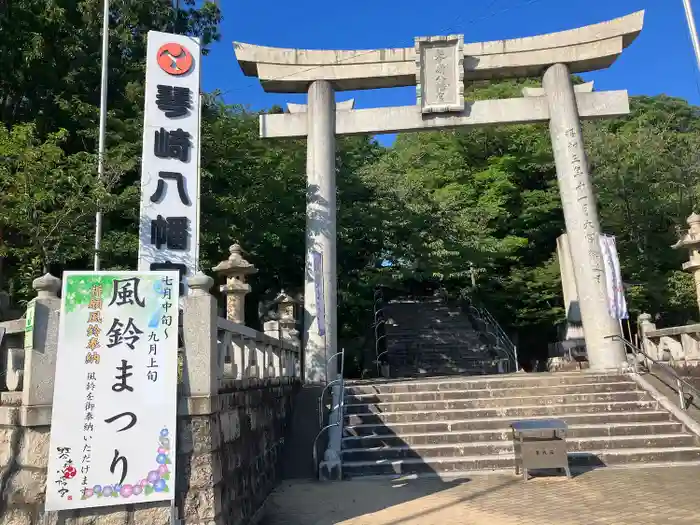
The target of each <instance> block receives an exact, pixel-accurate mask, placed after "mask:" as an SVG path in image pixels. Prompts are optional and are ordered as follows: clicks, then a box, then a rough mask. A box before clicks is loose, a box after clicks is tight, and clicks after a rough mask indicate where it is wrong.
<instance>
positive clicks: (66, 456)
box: [46, 271, 179, 511]
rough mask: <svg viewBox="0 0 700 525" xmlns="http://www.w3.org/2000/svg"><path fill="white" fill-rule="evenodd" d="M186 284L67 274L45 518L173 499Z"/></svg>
mask: <svg viewBox="0 0 700 525" xmlns="http://www.w3.org/2000/svg"><path fill="white" fill-rule="evenodd" d="M178 278H179V275H178V273H177V272H176V271H160V272H65V273H64V274H63V294H62V296H61V297H62V303H61V321H60V327H59V337H58V355H57V358H56V379H55V384H54V397H53V412H52V419H51V445H50V447H51V448H50V450H49V464H48V472H47V480H46V510H50V511H52V510H64V509H77V508H85V507H104V506H108V505H126V504H132V503H143V502H150V501H164V500H172V499H173V495H174V491H173V488H174V483H175V424H176V417H177V370H178V359H177V347H178V306H177V305H178V299H179V296H178V289H179V286H178Z"/></svg>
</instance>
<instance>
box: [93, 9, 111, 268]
mask: <svg viewBox="0 0 700 525" xmlns="http://www.w3.org/2000/svg"><path fill="white" fill-rule="evenodd" d="M103 2H104V9H103V11H102V83H101V86H100V134H99V142H98V146H97V179H98V180H100V181H101V180H102V178H103V176H104V173H105V165H104V155H105V133H106V129H107V60H108V58H109V0H103ZM99 205H100V204H99V202H98V203H97V206H98V209H97V212H96V213H95V263H94V267H95V271H99V269H100V247H101V245H102V212H101V211H100V209H99Z"/></svg>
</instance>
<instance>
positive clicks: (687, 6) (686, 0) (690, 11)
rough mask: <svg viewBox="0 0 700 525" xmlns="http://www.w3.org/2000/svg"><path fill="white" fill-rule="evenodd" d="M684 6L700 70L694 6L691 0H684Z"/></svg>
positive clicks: (699, 50)
mask: <svg viewBox="0 0 700 525" xmlns="http://www.w3.org/2000/svg"><path fill="white" fill-rule="evenodd" d="M683 7H684V8H685V18H686V19H687V21H688V31H690V40H691V42H692V43H693V50H695V60H696V61H697V65H698V70H699V71H700V41H698V30H697V28H696V27H695V16H694V15H693V8H692V6H691V5H690V0H683Z"/></svg>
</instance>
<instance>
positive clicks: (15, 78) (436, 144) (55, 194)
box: [0, 0, 700, 356]
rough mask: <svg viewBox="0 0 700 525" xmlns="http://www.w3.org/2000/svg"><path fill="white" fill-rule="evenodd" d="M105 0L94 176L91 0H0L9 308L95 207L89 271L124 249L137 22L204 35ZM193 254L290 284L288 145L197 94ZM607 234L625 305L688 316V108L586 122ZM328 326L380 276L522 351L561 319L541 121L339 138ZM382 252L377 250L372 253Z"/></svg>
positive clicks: (276, 286) (359, 306) (78, 241)
mask: <svg viewBox="0 0 700 525" xmlns="http://www.w3.org/2000/svg"><path fill="white" fill-rule="evenodd" d="M181 4H182V5H181V7H180V8H179V9H176V8H173V6H172V3H171V2H169V1H167V0H140V1H138V2H137V1H135V0H113V1H112V13H111V37H112V38H111V46H110V59H109V60H110V91H109V108H110V113H109V118H108V130H109V136H108V155H107V162H106V165H107V169H106V173H107V175H106V177H105V178H104V179H103V180H102V181H98V180H97V179H96V177H95V176H94V174H95V172H96V155H95V150H96V134H97V121H98V102H99V100H98V97H99V78H100V75H99V63H100V61H99V54H100V26H101V14H100V13H101V2H100V1H99V0H77V1H76V0H72V1H68V0H49V1H46V0H13V1H12V2H7V3H5V4H4V7H3V8H2V9H0V115H1V116H2V122H3V126H2V127H0V159H2V162H1V163H0V264H1V266H0V287H2V288H4V289H6V290H8V291H9V292H10V294H11V297H12V299H13V301H15V303H19V302H21V301H22V300H25V299H27V298H28V297H29V296H30V289H29V285H30V283H31V280H32V279H33V278H35V277H36V276H37V275H39V274H40V273H41V272H43V271H47V270H50V271H52V272H53V273H55V274H60V272H61V271H62V270H64V269H81V268H89V267H90V266H91V261H92V249H93V248H92V247H93V237H92V236H93V215H94V212H95V211H96V209H97V206H98V204H97V203H98V202H99V205H100V206H101V207H102V209H103V210H104V211H105V212H106V222H105V238H104V243H103V251H102V253H101V256H102V260H103V267H105V268H129V267H133V265H134V264H135V261H136V249H137V219H138V201H139V197H138V180H139V168H140V148H141V119H142V108H143V76H144V70H143V69H144V52H145V42H146V40H145V39H146V33H147V31H148V30H149V29H157V30H165V31H178V32H185V33H188V34H193V35H198V36H201V37H202V38H203V41H204V42H205V45H209V44H210V43H211V42H214V41H216V40H217V39H218V38H219V35H218V33H217V25H218V23H219V21H220V19H221V14H220V12H219V9H218V7H217V6H216V5H215V4H214V3H211V2H204V3H201V2H197V3H196V4H195V2H194V0H186V1H184V2H182V3H181ZM532 83H533V82H530V81H527V82H514V81H509V82H500V83H497V84H491V85H489V84H482V83H479V84H474V85H472V86H470V88H469V89H468V90H467V93H466V96H467V98H469V99H478V98H495V97H512V96H520V89H521V88H522V86H523V85H525V84H532ZM203 113H204V114H203V150H202V208H201V209H202V222H201V228H202V246H201V254H202V268H203V269H205V270H207V269H209V268H211V267H212V266H213V265H215V264H216V263H217V262H219V261H220V260H221V259H222V258H224V257H225V256H226V254H227V248H228V246H229V245H230V244H232V243H233V242H234V241H238V242H240V243H241V244H242V245H243V246H244V248H245V249H246V250H247V251H248V258H249V260H251V261H252V262H254V263H255V265H256V266H257V267H258V268H259V269H260V272H259V274H258V275H257V276H256V277H255V278H254V280H253V282H252V284H253V289H254V293H253V294H251V295H250V296H249V307H250V309H249V312H248V314H249V315H248V317H249V319H248V322H249V323H250V324H255V323H256V322H257V302H258V300H263V299H269V298H270V297H271V296H272V295H274V294H275V293H276V292H277V291H279V290H280V289H281V288H285V289H287V290H292V291H294V290H300V288H301V284H302V283H301V281H302V276H303V274H302V270H301V269H302V268H303V247H304V221H305V219H304V202H305V180H304V173H305V159H306V154H305V145H304V143H303V141H298V140H288V141H282V140H275V141H263V140H261V139H260V138H258V134H257V133H258V131H257V130H258V126H257V115H255V114H251V113H249V112H247V111H245V110H244V109H243V108H241V107H234V106H227V105H225V104H223V103H222V102H221V100H219V99H218V98H217V97H215V96H213V95H212V96H209V97H208V98H207V99H206V107H205V108H204V112H203ZM585 134H586V139H587V148H588V151H589V157H590V162H591V166H592V169H593V172H594V177H595V182H596V187H597V191H598V197H599V205H600V214H601V221H602V224H603V227H604V230H605V231H606V232H607V233H611V234H614V235H616V236H617V240H618V247H619V250H620V254H621V260H622V268H623V277H624V279H625V281H626V282H627V283H629V285H630V286H629V289H628V297H629V301H630V305H631V310H632V313H633V315H636V314H638V313H639V312H641V311H650V312H651V313H654V314H659V315H660V316H661V320H662V322H666V323H675V322H686V321H688V320H689V319H691V318H696V317H697V304H696V301H695V292H694V287H693V283H692V280H691V279H690V277H689V276H688V275H686V274H684V273H683V272H681V271H680V267H681V263H682V261H683V260H685V258H686V256H687V254H686V253H677V252H674V251H673V250H671V248H670V245H671V244H673V242H674V241H675V239H676V237H677V235H678V231H679V229H681V228H685V224H684V221H685V218H686V217H687V216H688V215H689V214H690V213H691V211H692V210H693V208H694V207H695V206H696V205H697V200H698V197H699V196H700V162H699V159H698V152H700V117H699V116H698V112H697V108H694V107H692V106H690V105H688V104H687V103H686V102H685V101H683V100H678V99H673V98H669V97H665V96H658V97H636V98H634V99H633V100H632V113H631V115H629V116H628V117H626V118H621V119H614V120H607V121H601V122H596V123H587V124H586V125H585ZM338 184H339V188H338V202H339V212H338V213H339V215H338V216H339V227H338V236H339V241H340V244H339V252H338V267H339V268H338V275H339V304H340V309H341V312H340V315H341V322H342V337H343V338H344V339H345V340H346V341H347V342H348V346H349V347H351V348H352V347H361V346H362V343H363V338H364V337H365V336H366V335H367V326H368V325H369V322H370V318H371V308H372V290H373V288H374V286H375V285H376V284H378V283H392V284H393V285H397V283H400V282H402V281H404V280H406V279H413V280H416V279H417V280H421V279H422V280H433V281H439V282H440V283H441V284H442V285H443V286H444V287H446V288H447V289H448V290H449V291H450V292H452V293H454V294H457V293H459V292H464V291H467V292H468V293H471V294H476V295H478V296H480V298H481V299H482V300H483V301H484V302H486V303H487V304H488V305H489V306H490V308H491V309H492V310H493V312H494V314H495V315H496V317H497V318H499V319H500V320H501V322H502V324H503V325H504V326H506V327H507V329H508V330H510V331H511V333H513V334H517V336H518V338H519V340H520V347H521V348H522V350H521V354H524V355H525V356H527V354H528V353H529V354H530V355H535V354H537V353H538V352H541V351H543V350H545V349H546V343H547V342H549V341H552V340H554V338H555V331H554V327H555V325H556V323H558V322H560V321H561V319H562V315H563V304H562V299H561V288H560V278H559V270H558V263H557V261H556V258H555V255H554V252H555V241H556V237H557V236H558V235H559V234H560V233H561V232H562V231H563V230H564V223H563V217H562V213H561V208H560V201H559V196H558V189H557V182H556V176H555V169H554V165H553V160H552V152H551V145H550V142H549V137H548V131H547V128H546V126H542V125H518V126H507V127H499V128H487V129H469V130H457V131H445V132H430V133H419V134H406V135H400V136H399V137H398V139H397V142H396V144H395V146H394V147H392V148H387V149H385V148H382V147H380V146H379V145H378V144H377V143H376V142H374V141H373V140H372V139H371V138H361V137H352V138H343V139H340V140H339V141H338ZM387 261H389V262H390V263H391V264H390V265H388V264H387Z"/></svg>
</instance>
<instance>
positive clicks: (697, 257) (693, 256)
mask: <svg viewBox="0 0 700 525" xmlns="http://www.w3.org/2000/svg"><path fill="white" fill-rule="evenodd" d="M687 222H688V231H687V232H686V234H685V235H684V236H683V237H682V238H681V239H680V240H679V241H678V242H677V243H676V244H674V245H673V246H671V248H673V249H674V250H677V249H679V248H685V249H686V250H688V252H689V255H690V257H689V260H688V261H686V262H684V263H683V270H685V271H686V272H690V273H692V274H693V278H694V279H695V294H696V296H697V300H698V306H699V307H700V215H698V214H697V213H693V214H691V215H690V217H688V219H687Z"/></svg>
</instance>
